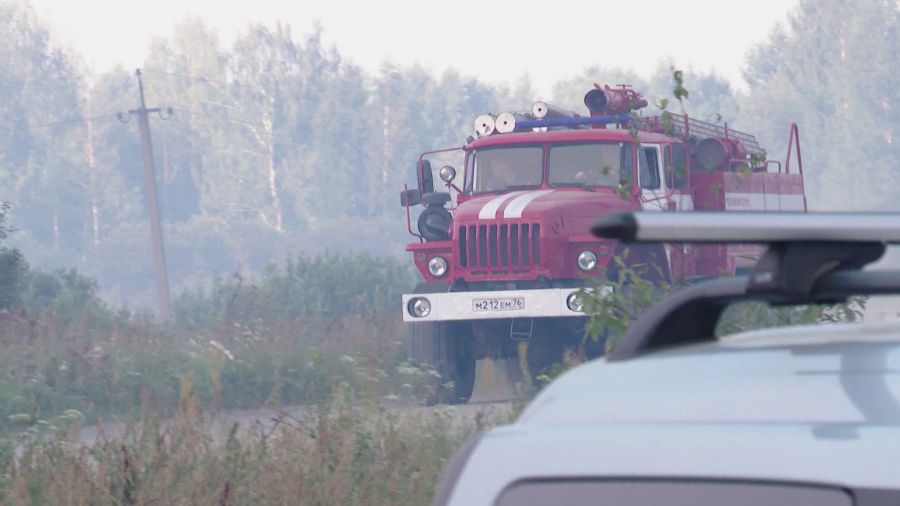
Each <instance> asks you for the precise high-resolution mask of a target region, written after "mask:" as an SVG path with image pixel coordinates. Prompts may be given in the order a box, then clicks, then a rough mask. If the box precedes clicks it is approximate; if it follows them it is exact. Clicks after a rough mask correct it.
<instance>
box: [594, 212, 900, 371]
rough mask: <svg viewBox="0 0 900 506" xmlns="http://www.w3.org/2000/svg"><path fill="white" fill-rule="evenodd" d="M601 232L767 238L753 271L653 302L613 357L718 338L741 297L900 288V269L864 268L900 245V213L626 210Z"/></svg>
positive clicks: (835, 297)
mask: <svg viewBox="0 0 900 506" xmlns="http://www.w3.org/2000/svg"><path fill="white" fill-rule="evenodd" d="M592 231H593V232H594V234H595V235H597V236H599V237H605V238H612V239H620V240H623V241H626V242H630V241H642V242H707V243H764V244H767V245H768V248H767V250H766V252H765V253H764V254H763V255H762V257H761V258H760V259H759V261H758V262H757V263H756V266H755V267H754V268H753V269H752V271H751V273H750V275H748V276H738V277H733V278H723V279H716V280H712V281H705V282H701V283H698V284H696V285H693V286H690V287H687V288H685V289H683V290H680V291H678V292H676V293H675V294H674V295H672V296H671V297H669V298H668V299H666V300H664V301H662V302H661V303H659V304H658V305H656V306H654V307H652V308H651V309H650V310H649V311H647V312H646V313H645V314H644V315H642V316H641V318H640V319H638V321H637V322H635V323H634V324H633V325H632V326H631V327H629V328H628V330H627V331H626V332H625V335H623V336H622V339H621V340H620V341H619V343H618V344H617V345H616V347H615V348H614V349H613V350H612V351H611V352H610V353H609V354H608V355H607V359H608V360H624V359H627V358H631V357H634V356H637V355H640V354H641V353H644V352H647V351H652V350H654V349H659V348H662V347H665V346H671V345H675V344H687V343H692V342H701V341H709V340H714V339H715V328H716V325H717V324H718V322H719V319H720V318H721V316H722V313H723V312H724V310H725V308H727V307H728V306H729V305H731V304H733V303H735V302H741V301H750V300H759V301H764V302H768V303H770V304H816V303H835V302H841V301H844V300H846V299H847V298H848V297H850V296H852V295H884V294H898V293H900V271H872V272H862V271H861V269H862V268H863V267H864V266H866V265H868V264H870V263H872V262H874V261H876V260H878V259H879V258H881V256H882V255H883V254H884V251H885V249H886V246H887V244H900V215H897V214H886V213H884V214H881V213H879V214H873V213H865V214H863V213H744V212H742V213H734V212H732V213H704V212H695V213H683V214H682V213H658V212H657V213H647V212H636V213H621V214H612V215H608V216H605V217H603V218H601V219H600V220H598V221H597V222H596V224H595V225H594V227H593V228H592Z"/></svg>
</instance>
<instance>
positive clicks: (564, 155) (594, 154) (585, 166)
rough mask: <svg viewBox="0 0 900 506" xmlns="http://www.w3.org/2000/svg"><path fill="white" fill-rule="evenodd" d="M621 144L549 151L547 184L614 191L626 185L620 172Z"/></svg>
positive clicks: (625, 176) (567, 146) (627, 173)
mask: <svg viewBox="0 0 900 506" xmlns="http://www.w3.org/2000/svg"><path fill="white" fill-rule="evenodd" d="M623 146H624V144H622V143H613V142H595V143H585V144H563V145H557V146H552V147H551V148H550V161H549V165H550V168H549V169H550V170H549V174H550V184H551V185H553V186H589V187H598V186H604V187H615V186H618V185H620V184H623V183H627V182H629V181H630V179H631V178H630V176H631V170H630V169H629V170H622V169H623V156H622V152H623Z"/></svg>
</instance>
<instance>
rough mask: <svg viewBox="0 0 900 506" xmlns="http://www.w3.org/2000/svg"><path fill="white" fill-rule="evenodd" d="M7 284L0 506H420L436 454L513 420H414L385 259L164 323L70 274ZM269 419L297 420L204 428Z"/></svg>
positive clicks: (396, 268)
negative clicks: (115, 303) (113, 301)
mask: <svg viewBox="0 0 900 506" xmlns="http://www.w3.org/2000/svg"><path fill="white" fill-rule="evenodd" d="M23 272H24V273H25V274H23V276H22V281H21V283H19V285H18V286H19V288H17V290H18V291H17V292H15V293H14V295H15V297H13V298H12V299H11V300H14V303H12V304H10V305H9V306H7V307H6V309H0V347H2V350H3V352H2V353H0V370H2V371H3V374H2V375H0V414H2V416H0V434H2V436H0V503H4V504H53V505H55V504H216V505H224V504H427V503H428V502H429V501H430V496H431V494H432V492H433V488H434V486H435V483H436V481H437V479H438V476H439V473H440V471H441V469H442V467H443V465H444V464H445V462H446V460H447V459H448V457H449V456H450V455H451V454H452V453H453V451H454V450H455V449H456V448H457V447H458V446H459V445H460V444H461V443H462V442H463V441H464V440H465V439H466V438H467V437H468V436H469V435H471V434H473V433H475V432H478V431H480V430H483V429H484V428H486V427H487V426H489V425H492V424H496V423H502V422H505V421H508V420H509V419H510V417H511V416H512V414H511V413H505V414H504V413H501V414H500V415H499V416H495V415H496V413H495V414H494V415H491V416H488V415H481V414H476V415H475V416H470V415H466V416H460V414H459V412H458V411H455V410H454V409H451V408H445V407H441V408H430V409H424V408H422V404H421V402H420V401H419V399H422V398H424V395H425V394H427V388H428V387H427V386H426V385H429V384H431V382H430V381H428V378H429V374H430V373H429V372H428V371H422V370H419V369H417V368H415V367H411V366H410V365H409V364H408V363H407V362H406V349H405V348H406V347H405V329H404V328H403V326H402V323H401V322H400V321H399V316H398V315H397V314H396V308H395V307H394V306H395V305H396V301H398V300H399V294H400V293H401V292H402V291H403V290H405V289H407V288H408V286H409V285H410V284H411V283H412V276H411V275H410V272H409V271H408V268H407V267H406V266H405V264H401V263H399V262H397V261H394V260H390V259H380V258H371V257H367V256H364V255H362V256H354V257H339V256H327V255H326V256H321V257H315V258H303V257H299V258H297V259H294V260H291V261H288V262H286V263H285V264H284V265H282V266H272V267H270V268H269V269H268V270H267V271H266V272H265V273H264V274H263V275H261V276H260V277H259V278H255V279H250V280H248V279H243V278H241V277H240V276H231V277H226V278H220V279H217V280H215V281H213V282H212V283H211V284H209V285H208V286H206V287H203V288H198V289H197V290H195V291H192V292H189V293H183V294H181V295H180V296H179V297H177V299H176V301H175V304H174V306H173V313H174V314H173V318H172V319H171V320H170V321H168V322H159V321H156V320H155V319H153V318H150V317H148V316H147V315H143V314H141V313H136V312H132V311H126V310H116V309H112V308H110V307H108V306H107V305H105V304H104V303H103V302H102V301H101V300H100V299H99V298H98V297H97V296H96V285H95V284H93V282H92V281H91V280H88V279H86V278H83V277H81V276H79V275H77V273H74V272H71V271H69V272H57V273H50V274H47V273H39V272H36V271H35V272H27V271H23ZM284 406H303V408H302V409H301V413H302V415H297V414H295V415H293V416H289V415H287V414H285V415H283V416H278V417H276V418H277V420H276V421H271V420H270V422H271V423H268V424H253V423H246V421H243V422H241V423H237V424H235V425H233V426H232V425H229V426H226V427H222V426H221V423H219V424H218V425H217V424H216V423H214V422H213V420H216V419H218V420H221V416H219V418H216V416H217V415H221V414H222V413H228V412H230V411H231V410H256V409H260V408H266V409H268V410H270V411H275V412H278V411H279V409H280V408H282V407H284ZM417 406H418V407H417ZM290 412H292V413H296V412H297V410H296V409H294V410H291V411H290ZM110 423H112V424H113V426H114V427H117V430H115V431H111V432H108V433H107V434H106V435H105V436H103V435H102V434H101V436H100V437H93V436H92V437H86V436H85V434H83V433H82V430H81V428H82V427H87V429H86V432H92V433H96V430H94V427H96V424H110Z"/></svg>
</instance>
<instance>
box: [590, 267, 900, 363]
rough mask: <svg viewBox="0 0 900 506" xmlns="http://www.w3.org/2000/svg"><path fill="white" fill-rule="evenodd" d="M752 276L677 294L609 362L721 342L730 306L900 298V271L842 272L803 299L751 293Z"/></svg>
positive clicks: (631, 332) (645, 318)
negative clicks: (720, 329) (718, 339)
mask: <svg viewBox="0 0 900 506" xmlns="http://www.w3.org/2000/svg"><path fill="white" fill-rule="evenodd" d="M749 284H750V277H749V276H738V277H734V278H725V279H715V280H711V281H706V282H703V283H698V284H696V285H693V286H690V287H688V288H685V289H683V290H680V291H679V292H677V293H675V294H674V295H673V296H672V297H670V298H668V299H666V300H664V301H663V302H661V303H660V304H658V305H656V306H654V307H652V308H651V309H650V310H649V311H647V312H646V313H644V314H643V315H642V316H641V318H640V319H638V321H636V322H635V323H634V324H632V325H631V327H629V328H628V330H627V331H626V332H625V334H624V335H623V336H622V338H621V339H620V340H619V342H618V343H617V344H616V346H615V347H614V348H613V349H612V351H610V352H609V354H607V356H606V358H607V360H609V361H617V360H627V359H630V358H633V357H636V356H638V355H641V354H643V353H647V352H651V351H655V350H659V349H662V348H665V347H668V346H674V345H682V344H691V343H700V342H708V341H714V340H716V335H715V330H716V327H717V326H718V324H719V320H720V319H721V317H722V314H723V313H724V311H725V309H726V308H727V307H728V306H730V305H731V304H734V303H737V302H747V301H761V302H767V303H769V304H776V305H778V304H834V303H837V302H842V301H845V300H847V298H848V297H851V296H854V295H897V294H900V271H867V272H861V271H837V272H833V273H830V274H828V275H826V276H824V277H822V278H821V279H820V280H819V281H818V282H817V283H816V285H815V286H814V287H813V290H812V291H811V293H810V294H809V295H807V296H806V297H805V298H803V299H797V298H791V297H785V296H784V295H781V294H779V293H775V292H761V291H760V292H754V291H751V290H748V287H749Z"/></svg>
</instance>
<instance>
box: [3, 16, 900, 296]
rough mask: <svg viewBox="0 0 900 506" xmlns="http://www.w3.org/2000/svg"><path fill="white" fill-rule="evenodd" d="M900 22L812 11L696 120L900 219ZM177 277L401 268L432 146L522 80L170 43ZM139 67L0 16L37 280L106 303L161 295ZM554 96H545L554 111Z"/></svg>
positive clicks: (299, 41)
mask: <svg viewBox="0 0 900 506" xmlns="http://www.w3.org/2000/svg"><path fill="white" fill-rule="evenodd" d="M897 14H898V7H897V5H896V3H893V2H891V1H886V0H862V1H860V2H854V3H853V4H852V5H851V4H848V3H841V2H838V1H837V0H822V1H811V0H804V1H801V2H800V4H799V6H798V7H797V8H796V9H795V10H794V11H793V12H792V13H791V14H790V16H789V18H788V20H787V23H786V25H785V26H783V27H779V28H776V29H775V30H774V31H773V32H772V34H771V35H770V37H769V39H768V40H767V41H765V42H764V43H762V44H760V45H759V46H757V47H756V48H755V49H754V50H753V51H752V52H751V53H750V54H748V55H747V56H746V59H745V68H746V72H745V77H746V81H747V82H748V84H749V88H748V89H747V90H746V91H741V92H738V91H736V90H735V89H734V88H733V87H731V86H730V85H729V83H728V82H727V81H725V80H723V79H722V78H720V77H718V76H716V75H715V74H713V73H707V72H695V71H691V70H690V69H688V71H687V72H686V83H687V84H686V85H687V87H688V89H689V90H690V95H689V97H688V100H687V107H688V112H689V114H691V115H692V116H695V117H699V118H700V119H708V120H713V121H721V120H722V119H724V120H727V121H729V124H730V125H733V126H734V127H736V128H739V129H741V130H745V131H748V132H752V133H754V134H756V135H758V136H759V138H760V139H761V141H762V144H763V145H764V146H766V147H767V148H769V152H770V153H771V155H772V156H773V157H774V158H783V153H784V150H785V148H786V141H787V128H788V125H789V124H790V123H791V122H797V123H799V124H800V127H801V134H802V140H803V144H802V147H803V159H804V169H805V171H806V182H807V195H808V199H809V202H810V206H811V207H812V208H815V209H848V208H852V209H872V208H877V209H888V208H891V207H892V205H893V202H894V200H895V199H896V196H897V195H898V194H900V191H898V190H897V179H898V176H897V175H896V174H897V171H896V164H897V161H898V160H900V157H898V154H900V153H898V142H900V140H898V139H900V137H898V124H900V122H898V120H897V119H896V116H895V115H894V114H895V109H896V107H897V104H898V98H900V97H898V88H900V82H898V81H900V77H898V75H900V73H898V72H897V70H898V64H897V58H896V55H897V54H900V51H898V49H900V47H898V45H900V43H898V37H897V35H898V29H897ZM672 63H673V62H660V66H659V70H658V71H657V72H656V73H655V74H654V75H653V76H650V77H649V78H643V77H641V76H637V75H634V74H633V73H630V72H629V71H627V70H622V69H612V68H604V67H603V66H602V64H601V63H600V62H598V64H597V65H596V66H593V67H589V68H586V69H584V70H582V71H580V72H578V73H576V74H574V75H572V76H559V78H560V80H559V83H558V84H557V85H556V86H555V88H554V91H553V96H552V97H549V98H550V99H551V101H552V102H556V103H559V104H560V105H564V106H568V107H571V108H573V109H576V110H580V109H581V108H582V107H583V106H582V105H581V95H582V94H583V92H584V90H585V89H586V88H587V87H588V86H590V85H591V84H592V83H593V82H608V83H611V84H615V83H620V82H628V83H631V84H633V85H634V87H635V88H636V89H638V90H644V91H646V92H647V94H648V97H649V98H651V100H652V99H653V98H654V97H661V96H669V95H671V79H670V76H671V72H670V66H671V65H672ZM142 69H143V78H144V82H145V86H146V95H147V101H148V105H149V106H151V107H153V106H159V107H163V108H166V107H171V108H172V110H173V114H172V115H171V117H168V119H167V120H166V121H164V120H163V118H160V117H154V118H152V119H151V123H152V129H153V136H154V149H155V162H156V167H157V176H158V187H159V193H160V199H161V206H162V213H163V219H164V226H165V239H166V242H167V245H166V246H167V250H168V257H169V264H170V270H171V278H172V279H173V281H174V285H175V287H176V288H185V287H189V286H193V285H195V284H196V283H198V282H199V281H202V280H206V279H209V278H211V277H212V274H213V273H229V272H235V271H237V270H249V271H257V270H259V269H260V268H261V267H262V266H263V265H264V264H266V263H268V262H272V261H276V262H278V261H281V260H283V259H285V258H290V257H291V256H292V255H295V254H297V253H298V252H306V253H315V252H321V251H323V250H329V251H331V252H334V253H348V252H351V251H353V252H365V253H372V254H389V255H399V254H402V245H403V242H404V241H405V240H406V239H405V230H404V229H405V223H404V217H403V214H402V211H401V209H400V208H399V206H397V198H396V194H397V190H399V189H400V188H401V187H402V185H403V183H404V182H409V181H413V180H414V179H413V168H414V162H415V159H416V157H417V155H418V153H419V152H421V151H423V150H425V149H428V148H432V147H442V146H452V145H460V144H462V143H463V142H464V140H465V137H466V136H467V135H469V134H470V132H471V121H472V119H473V118H474V117H475V116H476V115H478V114H481V113H484V112H499V111H502V110H509V109H523V108H526V107H528V106H529V105H530V103H531V101H533V100H534V99H535V98H536V97H534V96H532V93H531V91H530V86H529V84H528V82H527V80H524V81H523V82H521V83H519V84H518V85H517V86H515V87H511V88H510V87H498V86H492V85H488V84H486V83H484V82H481V81H479V80H478V79H476V78H474V77H469V76H463V75H461V74H459V73H456V72H452V71H450V72H447V73H445V74H444V75H442V76H439V77H435V76H433V75H432V74H431V73H429V72H427V71H426V70H424V69H423V68H421V67H417V66H398V65H391V64H384V65H383V66H382V67H381V69H380V70H379V71H378V72H376V73H370V72H366V71H364V70H362V69H361V68H360V67H359V66H357V65H356V64H354V63H353V62H351V61H347V60H345V59H344V58H342V56H341V55H340V54H339V53H338V52H337V51H336V50H335V49H333V48H330V47H328V46H326V45H325V44H324V43H323V41H322V33H321V31H318V30H314V31H312V32H311V33H307V34H303V35H300V36H298V35H296V34H294V33H293V32H292V31H291V28H290V27H289V26H285V25H277V26H274V27H266V26H262V25H249V26H247V27H246V29H245V30H244V31H243V33H242V35H241V36H240V37H238V39H237V40H236V41H235V42H234V43H233V44H232V45H230V46H228V47H225V46H224V45H223V44H222V43H221V42H220V41H219V40H218V39H217V38H216V35H215V33H214V32H213V31H212V30H211V29H209V27H207V26H205V25H204V24H203V23H202V22H201V21H199V20H190V21H187V22H184V23H182V24H179V25H178V26H176V27H175V29H174V34H173V35H172V36H170V37H168V38H165V39H158V40H156V41H155V42H154V43H153V45H152V47H151V48H150V49H149V51H148V54H147V55H146V58H145V59H144V64H143V65H142ZM136 86H137V83H136V80H135V79H134V76H133V69H122V68H119V69H115V70H112V71H109V72H106V73H103V74H101V75H93V74H91V73H90V72H88V71H87V70H85V68H84V66H83V65H82V64H81V63H80V59H79V56H78V55H76V54H72V53H70V52H67V51H65V50H62V49H59V48H57V47H55V46H54V44H53V43H52V37H51V34H50V32H49V30H48V28H47V27H46V25H45V24H44V23H43V22H42V21H41V20H40V19H38V18H37V16H36V15H35V14H34V13H33V11H32V10H31V9H30V8H28V7H22V6H18V5H14V4H0V118H2V119H3V121H2V122H0V200H2V201H7V202H10V203H11V204H12V210H11V214H10V217H9V219H10V220H11V223H12V224H13V225H14V227H15V228H17V229H18V231H16V232H15V233H13V234H12V236H11V241H12V244H14V245H15V246H16V247H18V248H19V249H21V250H22V251H24V253H25V255H26V257H27V258H28V259H29V261H30V262H31V263H32V264H35V265H39V266H42V267H51V268H52V267H62V266H66V267H77V268H78V269H79V270H81V271H83V272H87V273H89V274H91V275H93V276H96V277H98V278H99V281H100V286H102V287H103V290H104V293H105V294H106V295H107V296H110V297H112V298H114V299H119V300H129V299H131V300H144V298H146V299H149V297H148V295H149V293H150V290H151V287H152V276H151V263H150V260H149V258H150V254H149V240H148V237H147V236H148V234H147V224H146V218H145V215H146V212H145V204H144V196H143V194H142V180H141V177H142V176H141V160H140V146H139V143H138V140H137V134H136V127H135V125H134V122H130V123H126V124H123V123H122V122H120V121H119V119H118V118H117V117H116V113H117V112H122V111H127V110H128V109H133V108H135V107H136V106H137V100H138V99H137V89H136ZM542 98H548V97H542Z"/></svg>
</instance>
